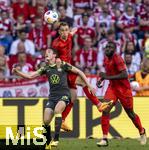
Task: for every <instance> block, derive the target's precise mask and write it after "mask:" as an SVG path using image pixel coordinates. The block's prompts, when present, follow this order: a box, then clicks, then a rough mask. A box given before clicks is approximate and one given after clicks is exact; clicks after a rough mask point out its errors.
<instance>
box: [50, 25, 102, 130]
mask: <svg viewBox="0 0 149 150" xmlns="http://www.w3.org/2000/svg"><path fill="white" fill-rule="evenodd" d="M76 31H77V29H72V31H70V28H69V26H68V24H67V23H63V22H62V23H60V26H59V37H58V38H56V39H55V40H54V41H53V43H52V48H54V49H56V50H57V51H58V53H59V58H60V59H61V60H62V61H65V62H68V63H70V64H71V62H72V40H73V39H72V38H73V35H74V34H75V33H76ZM68 85H69V88H70V92H71V103H70V104H69V105H68V106H67V107H66V109H65V111H64V112H63V114H62V118H63V123H62V127H61V128H62V129H63V130H65V131H69V130H70V128H69V127H68V126H67V125H66V124H65V122H64V121H65V118H66V117H67V115H68V114H69V112H70V110H71V108H72V106H73V103H74V101H75V100H76V99H77V93H76V85H80V86H82V87H83V91H84V93H85V94H86V96H87V97H88V99H89V100H91V101H92V103H93V104H94V105H96V106H97V108H98V110H99V111H100V110H101V109H102V106H103V105H104V104H103V105H102V103H101V102H100V101H99V100H98V98H97V97H96V96H95V92H94V89H93V88H92V87H90V89H88V87H87V86H86V84H85V83H84V82H83V80H82V79H81V77H80V76H78V75H77V74H73V73H69V74H68Z"/></svg>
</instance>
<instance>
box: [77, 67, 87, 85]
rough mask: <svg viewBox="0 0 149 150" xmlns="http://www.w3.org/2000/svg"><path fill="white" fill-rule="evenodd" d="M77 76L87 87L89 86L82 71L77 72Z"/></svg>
mask: <svg viewBox="0 0 149 150" xmlns="http://www.w3.org/2000/svg"><path fill="white" fill-rule="evenodd" d="M78 75H79V76H80V77H81V78H82V80H83V81H84V82H85V83H86V85H87V86H89V82H88V80H87V77H86V76H85V74H84V73H83V72H82V71H80V70H79V71H78Z"/></svg>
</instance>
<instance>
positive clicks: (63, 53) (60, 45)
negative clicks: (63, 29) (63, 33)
mask: <svg viewBox="0 0 149 150" xmlns="http://www.w3.org/2000/svg"><path fill="white" fill-rule="evenodd" d="M52 48H54V49H56V50H57V51H58V53H59V58H60V59H61V60H63V61H66V62H68V63H71V59H72V57H71V51H72V35H71V34H69V35H68V38H67V40H66V41H64V40H63V39H61V38H60V36H59V37H58V38H56V39H55V40H54V41H53V43H52Z"/></svg>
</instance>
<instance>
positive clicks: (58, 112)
mask: <svg viewBox="0 0 149 150" xmlns="http://www.w3.org/2000/svg"><path fill="white" fill-rule="evenodd" d="M61 113H62V111H61V110H59V109H55V110H54V115H57V114H61Z"/></svg>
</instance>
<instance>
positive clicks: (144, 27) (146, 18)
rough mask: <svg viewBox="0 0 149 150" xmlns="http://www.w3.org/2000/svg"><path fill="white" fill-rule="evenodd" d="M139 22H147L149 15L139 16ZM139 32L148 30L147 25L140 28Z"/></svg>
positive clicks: (148, 26)
mask: <svg viewBox="0 0 149 150" xmlns="http://www.w3.org/2000/svg"><path fill="white" fill-rule="evenodd" d="M140 18H141V20H143V21H148V20H149V14H148V13H147V12H146V13H144V14H142V15H141V16H140ZM140 30H141V31H148V30H149V24H148V25H145V26H140Z"/></svg>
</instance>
